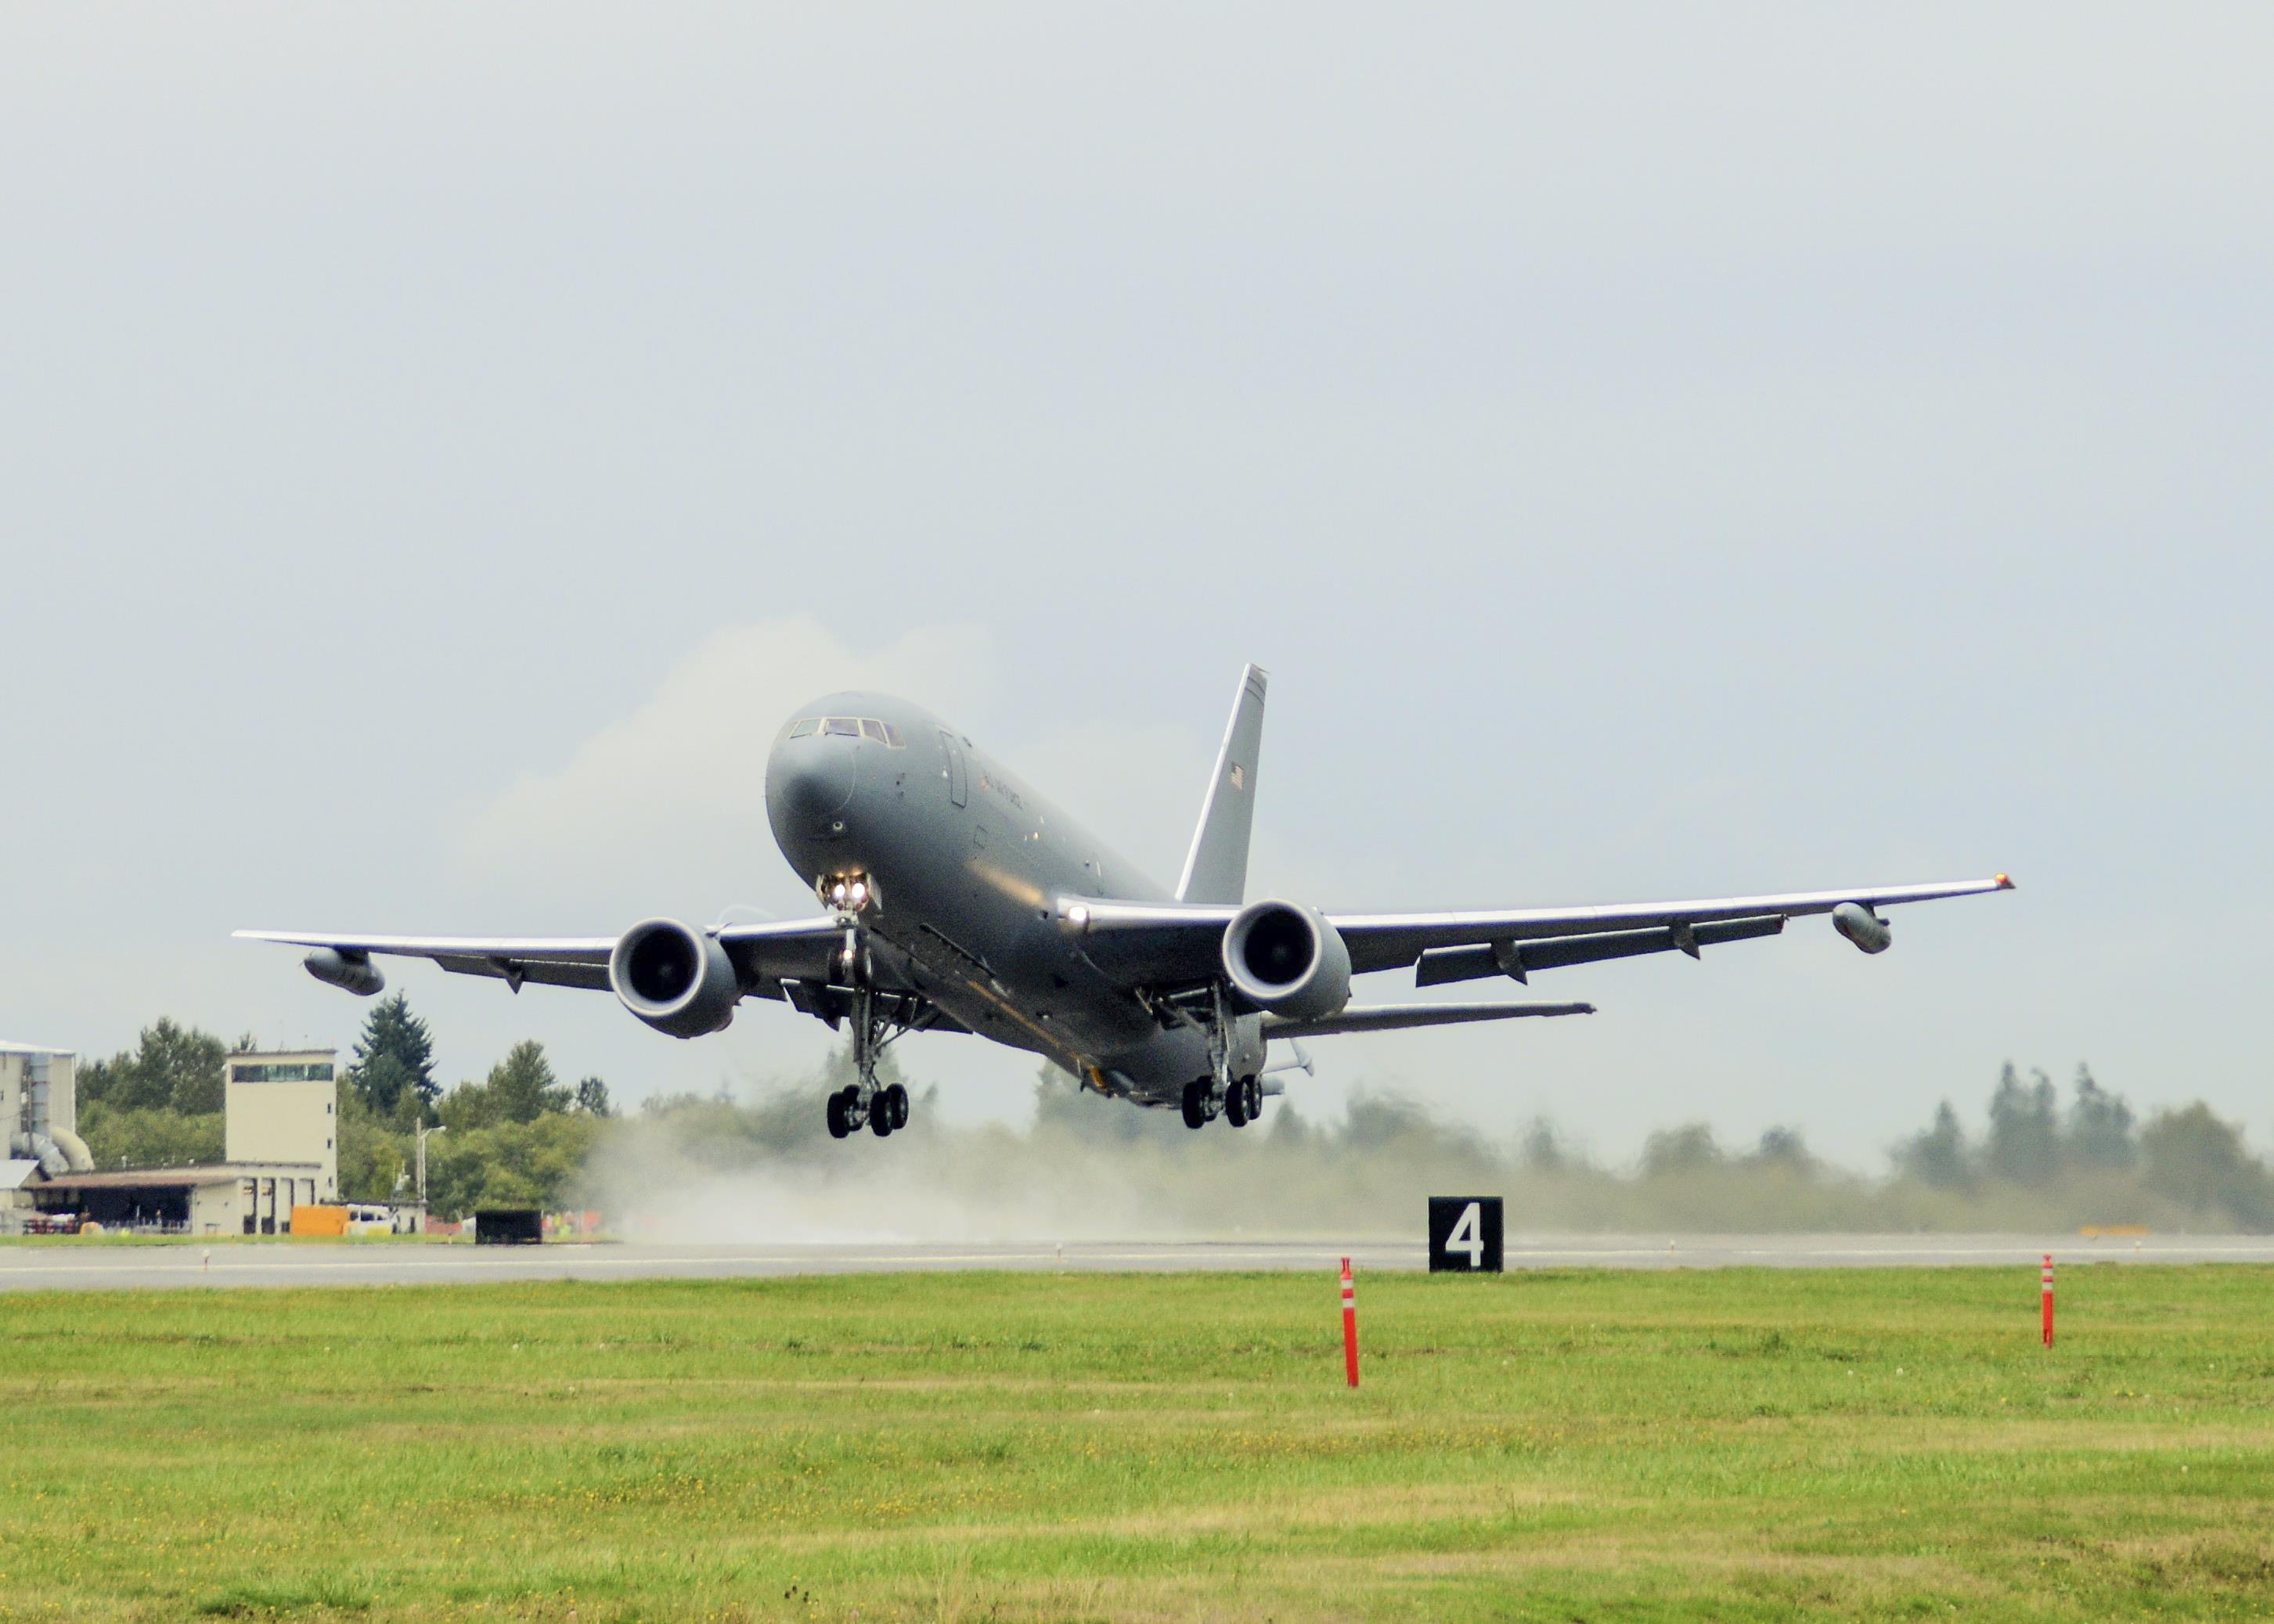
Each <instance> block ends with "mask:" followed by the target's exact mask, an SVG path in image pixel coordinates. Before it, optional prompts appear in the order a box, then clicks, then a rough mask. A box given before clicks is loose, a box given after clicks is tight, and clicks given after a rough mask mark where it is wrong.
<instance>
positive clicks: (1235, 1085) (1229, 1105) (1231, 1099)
mask: <svg viewBox="0 0 2274 1624" xmlns="http://www.w3.org/2000/svg"><path fill="white" fill-rule="evenodd" d="M1224 1120H1225V1121H1226V1122H1228V1123H1230V1124H1231V1125H1232V1126H1233V1127H1235V1128H1244V1127H1246V1125H1247V1084H1246V1082H1245V1081H1244V1080H1243V1079H1239V1078H1237V1077H1235V1078H1233V1079H1231V1087H1229V1088H1227V1089H1225V1090H1224Z"/></svg>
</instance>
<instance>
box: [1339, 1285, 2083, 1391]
mask: <svg viewBox="0 0 2274 1624" xmlns="http://www.w3.org/2000/svg"><path fill="white" fill-rule="evenodd" d="M2047 1312H2052V1311H2051V1310H2047ZM1343 1371H1344V1374H1345V1375H1347V1376H1348V1377H1349V1378H1350V1384H1351V1386H1352V1387H1356V1386H1358V1287H1357V1286H1356V1285H1355V1284H1354V1283H1353V1282H1352V1280H1351V1267H1350V1259H1348V1258H1344V1259H1343Z"/></svg>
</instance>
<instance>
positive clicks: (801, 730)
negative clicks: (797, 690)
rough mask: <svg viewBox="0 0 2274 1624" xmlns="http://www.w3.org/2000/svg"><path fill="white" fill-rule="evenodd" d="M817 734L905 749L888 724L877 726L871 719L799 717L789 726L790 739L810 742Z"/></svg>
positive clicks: (865, 717)
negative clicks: (872, 741)
mask: <svg viewBox="0 0 2274 1624" xmlns="http://www.w3.org/2000/svg"><path fill="white" fill-rule="evenodd" d="M816 733H821V734H825V735H827V736H829V737H832V738H837V739H873V740H875V741H877V743H878V744H881V745H883V746H884V747H885V748H886V749H888V750H901V749H906V748H907V742H908V741H907V740H906V739H904V738H902V737H901V736H900V729H899V728H897V727H895V726H892V724H891V723H890V722H880V721H878V720H877V718H875V717H873V716H802V717H800V718H797V720H795V721H794V722H792V723H791V724H790V725H789V736H790V737H791V738H793V739H809V738H811V737H813V736H814V735H815V734H816Z"/></svg>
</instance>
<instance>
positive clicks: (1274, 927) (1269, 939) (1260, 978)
mask: <svg viewBox="0 0 2274 1624" xmlns="http://www.w3.org/2000/svg"><path fill="white" fill-rule="evenodd" d="M1224 977H1225V979H1226V980H1228V981H1231V984H1232V986H1233V987H1234V988H1235V989H1238V990H1239V994H1240V996H1242V997H1244V998H1246V1000H1247V1001H1248V1002H1249V1003H1251V1004H1254V1005H1255V1006H1256V1007H1257V1008H1259V1009H1264V1010H1269V1011H1271V1013H1273V1014H1274V1015H1288V1016H1293V1017H1296V1018H1298V1019H1311V1018H1314V1017H1316V1016H1321V1015H1332V1014H1334V1013H1336V1012H1337V1011H1339V1010H1340V1009H1341V1008H1342V1007H1343V1005H1344V1004H1348V1003H1349V1002H1350V990H1351V986H1350V981H1351V961H1350V948H1349V947H1348V946H1347V945H1346V944H1344V941H1343V938H1342V934H1341V933H1340V932H1339V931H1337V929H1335V928H1334V927H1333V926H1332V925H1330V924H1329V923H1328V922H1327V919H1326V915H1325V914H1321V913H1320V912H1319V911H1318V910H1317V909H1315V908H1306V907H1298V906H1296V905H1295V904H1293V903H1291V902H1256V903H1251V904H1250V905H1248V906H1246V907H1244V908H1242V909H1241V910H1240V911H1239V914H1238V915H1237V916H1235V917H1234V918H1233V920H1232V921H1231V924H1229V925H1227V926H1225V927H1224Z"/></svg>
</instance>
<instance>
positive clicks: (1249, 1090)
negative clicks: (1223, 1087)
mask: <svg viewBox="0 0 2274 1624" xmlns="http://www.w3.org/2000/svg"><path fill="white" fill-rule="evenodd" d="M1239 1092H1240V1093H1241V1094H1243V1095H1245V1096H1246V1100H1247V1120H1248V1121H1250V1122H1261V1121H1262V1120H1263V1079H1261V1078H1260V1077H1243V1078H1241V1079H1239Z"/></svg>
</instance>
